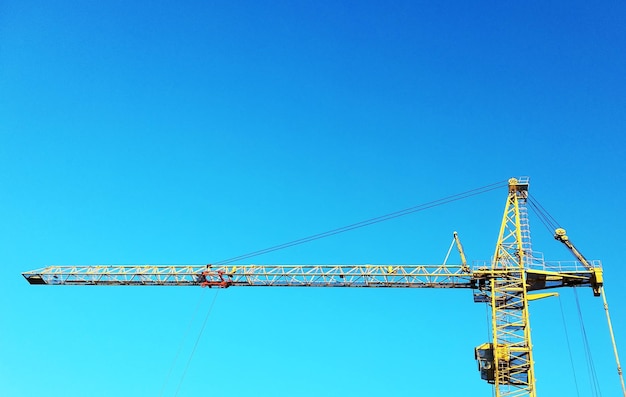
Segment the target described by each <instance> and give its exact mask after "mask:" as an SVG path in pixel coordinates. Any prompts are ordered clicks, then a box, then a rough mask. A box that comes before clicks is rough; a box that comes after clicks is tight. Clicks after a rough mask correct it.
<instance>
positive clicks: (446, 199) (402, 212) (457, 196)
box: [214, 181, 506, 265]
mask: <svg viewBox="0 0 626 397" xmlns="http://www.w3.org/2000/svg"><path fill="white" fill-rule="evenodd" d="M505 184H506V181H500V182H496V183H492V184H490V185H486V186H482V187H479V188H476V189H471V190H468V191H465V192H462V193H457V194H454V195H452V196H447V197H444V198H441V199H438V200H434V201H430V202H427V203H424V204H420V205H416V206H413V207H409V208H405V209H403V210H400V211H396V212H392V213H389V214H386V215H381V216H377V217H375V218H371V219H367V220H364V221H361V222H357V223H353V224H350V225H347V226H343V227H340V228H337V229H332V230H329V231H327V232H323V233H318V234H314V235H311V236H308V237H303V238H300V239H297V240H293V241H289V242H287V243H283V244H279V245H275V246H273V247H269V248H265V249H262V250H258V251H253V252H250V253H247V254H243V255H239V256H235V257H232V258H228V259H224V260H222V261H219V262H215V263H214V264H215V265H226V264H229V263H233V262H235V261H240V260H243V259H248V258H252V257H255V256H259V255H262V254H267V253H269V252H274V251H278V250H281V249H285V248H290V247H293V246H295V245H300V244H304V243H308V242H311V241H314V240H319V239H322V238H325V237H330V236H334V235H336V234H339V233H345V232H347V231H350V230H354V229H359V228H362V227H365V226H370V225H373V224H376V223H380V222H384V221H388V220H390V219H394V218H398V217H401V216H405V215H409V214H413V213H415V212H419V211H423V210H426V209H429V208H433V207H437V206H440V205H444V204H448V203H451V202H454V201H458V200H462V199H465V198H468V197H472V196H476V195H479V194H482V193H486V192H489V191H491V190H495V189H499V188H501V187H503V186H506V185H505Z"/></svg>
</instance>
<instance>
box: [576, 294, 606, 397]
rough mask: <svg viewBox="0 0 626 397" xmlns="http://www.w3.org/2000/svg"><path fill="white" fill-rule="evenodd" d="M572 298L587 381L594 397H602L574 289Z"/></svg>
mask: <svg viewBox="0 0 626 397" xmlns="http://www.w3.org/2000/svg"><path fill="white" fill-rule="evenodd" d="M574 298H575V300H576V309H577V310H578V320H579V322H580V332H581V334H582V337H583V347H584V351H585V358H586V359H587V371H588V372H589V381H590V383H591V392H592V394H593V395H594V396H602V393H601V391H600V384H599V383H598V376H597V374H596V368H595V365H594V364H593V356H592V354H591V347H590V346H589V338H588V337H587V331H586V329H585V323H584V321H583V315H582V310H581V308H580V302H579V300H578V293H577V292H576V288H574Z"/></svg>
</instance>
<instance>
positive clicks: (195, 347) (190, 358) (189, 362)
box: [174, 289, 220, 397]
mask: <svg viewBox="0 0 626 397" xmlns="http://www.w3.org/2000/svg"><path fill="white" fill-rule="evenodd" d="M219 292H220V290H219V289H217V291H216V292H215V295H213V300H212V301H211V305H210V306H209V310H208V311H207V313H206V316H204V322H203V323H202V327H201V328H200V333H199V334H198V337H197V338H196V342H195V343H194V345H193V349H192V350H191V354H190V355H189V359H188V360H187V364H186V365H185V369H184V370H183V374H182V375H181V377H180V381H179V382H178V387H177V388H176V393H174V397H176V396H178V392H180V387H181V386H182V385H183V381H184V380H185V376H187V371H188V370H189V364H191V360H192V359H193V356H194V354H195V353H196V349H197V348H198V343H199V342H200V338H201V337H202V333H203V332H204V328H205V327H206V324H207V321H208V320H209V316H210V315H211V312H212V311H213V306H215V301H216V300H217V295H219Z"/></svg>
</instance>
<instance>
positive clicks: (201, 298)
mask: <svg viewBox="0 0 626 397" xmlns="http://www.w3.org/2000/svg"><path fill="white" fill-rule="evenodd" d="M205 297H206V294H200V297H199V298H198V303H197V304H196V308H195V309H194V311H193V315H192V316H191V319H190V320H189V323H188V324H187V328H186V329H185V333H184V334H183V338H182V339H181V341H180V344H179V345H178V350H177V351H176V355H175V356H174V360H173V361H172V365H171V366H170V369H169V371H168V372H167V376H166V377H165V380H164V381H163V385H162V386H161V391H160V392H159V397H160V396H162V395H163V392H164V391H165V387H166V386H167V383H168V382H169V380H170V377H171V376H172V372H173V370H174V367H175V366H176V361H178V357H179V356H180V353H181V351H182V350H183V345H184V344H185V341H186V340H187V337H188V336H189V333H190V331H191V325H192V324H193V322H194V320H195V319H196V317H197V316H198V311H199V310H200V307H201V306H202V303H203V302H204V298H205Z"/></svg>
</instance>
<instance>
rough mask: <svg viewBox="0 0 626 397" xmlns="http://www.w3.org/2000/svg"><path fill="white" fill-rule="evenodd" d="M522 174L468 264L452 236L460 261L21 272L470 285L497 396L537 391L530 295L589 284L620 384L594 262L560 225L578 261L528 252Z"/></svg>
mask: <svg viewBox="0 0 626 397" xmlns="http://www.w3.org/2000/svg"><path fill="white" fill-rule="evenodd" d="M528 186H529V182H528V179H527V178H519V179H516V178H511V179H510V180H509V182H508V194H507V200H506V205H505V208H504V215H503V217H502V223H501V226H500V232H499V234H498V240H497V243H496V248H495V253H494V255H493V258H492V260H491V262H490V263H485V264H484V265H483V266H481V265H478V266H474V267H473V268H470V266H469V265H468V264H467V263H466V259H465V254H464V251H463V247H462V245H461V243H460V240H459V238H458V235H457V234H456V232H455V233H454V242H455V243H456V245H457V249H458V250H459V254H460V257H461V262H462V264H461V265H446V264H443V265H400V264H384V265H110V266H101V265H97V266H49V267H45V268H42V269H38V270H33V271H28V272H25V273H23V276H24V277H25V278H26V280H27V281H28V282H29V283H30V284H33V285H128V286H155V285H158V286H203V287H217V288H228V287H240V286H263V287H270V286H284V287H369V288H377V287H378V288H468V289H471V290H472V291H473V296H474V301H475V302H485V303H487V304H488V305H489V307H490V309H491V331H492V332H491V335H492V339H491V340H489V341H487V342H486V343H483V344H481V345H480V346H478V347H476V348H475V358H476V360H477V362H478V369H479V371H480V376H481V378H482V379H484V380H485V381H487V382H488V383H490V384H493V386H494V390H495V395H496V396H497V397H521V396H529V397H534V396H536V389H535V374H534V362H533V355H532V351H533V349H532V341H531V332H530V323H529V315H528V309H529V307H528V304H529V302H531V301H533V300H536V299H541V298H545V297H548V296H553V295H556V293H555V292H539V291H545V290H552V289H555V288H559V287H581V286H585V287H590V288H591V289H592V291H593V294H594V296H602V297H603V299H604V307H605V311H606V315H607V320H608V322H609V330H610V332H611V338H612V341H613V346H614V354H615V359H616V362H617V368H618V374H619V376H620V380H621V383H622V391H623V392H624V397H626V389H625V388H624V380H623V376H622V370H621V366H620V363H619V357H618V354H617V348H615V346H616V345H615V340H614V337H613V330H612V327H611V322H610V316H609V312H608V305H607V304H606V298H605V296H604V293H603V278H602V268H601V264H600V262H599V261H589V260H587V259H586V258H585V257H584V256H583V255H582V254H581V253H580V251H578V250H577V249H576V248H575V247H574V245H573V244H572V242H571V241H570V240H569V238H568V236H567V234H566V232H565V230H563V229H561V228H559V229H556V230H555V238H556V239H557V240H558V241H561V242H562V243H564V244H565V246H566V247H567V248H568V249H569V250H570V251H571V252H572V253H573V254H574V255H575V256H576V258H577V259H578V261H572V262H547V261H543V259H538V258H536V257H535V256H534V255H533V252H532V248H531V245H530V230H529V224H528V213H527V206H526V204H527V199H528Z"/></svg>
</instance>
